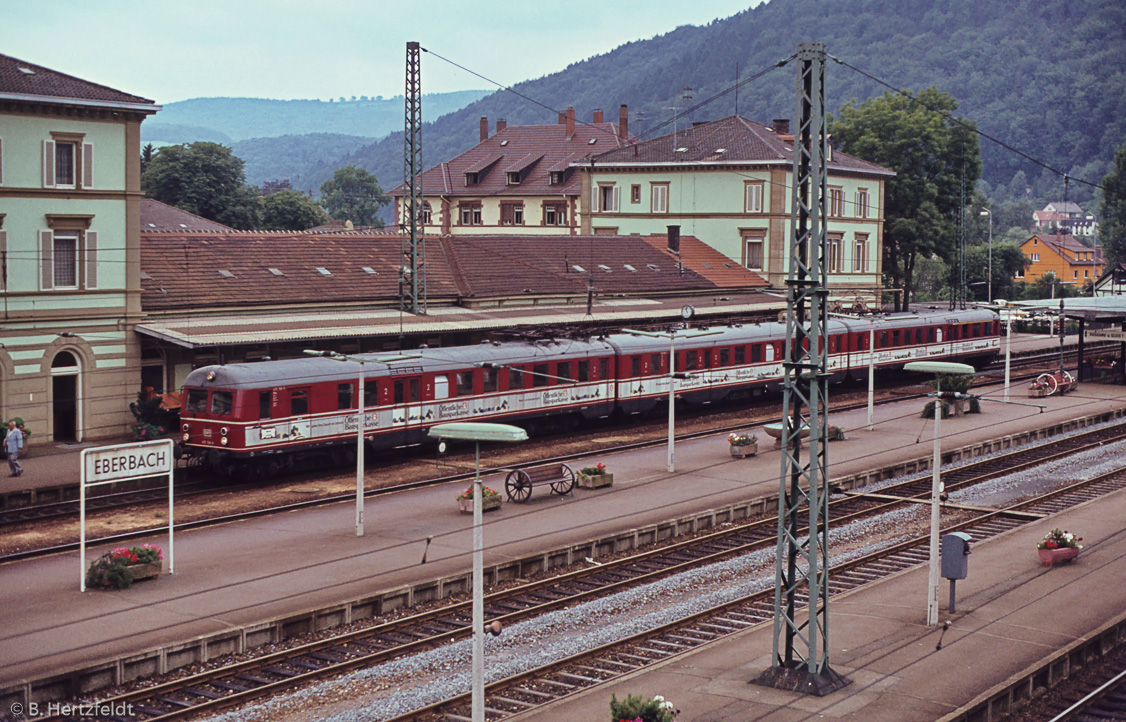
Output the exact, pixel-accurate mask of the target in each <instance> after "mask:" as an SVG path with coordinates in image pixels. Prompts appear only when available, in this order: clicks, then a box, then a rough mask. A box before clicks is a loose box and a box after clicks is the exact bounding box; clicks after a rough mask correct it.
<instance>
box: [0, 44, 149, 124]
mask: <svg viewBox="0 0 1126 722" xmlns="http://www.w3.org/2000/svg"><path fill="white" fill-rule="evenodd" d="M0 93H12V94H18V95H39V96H44V97H50V98H58V99H75V100H92V101H100V102H107V103H134V104H143V105H152V106H153V109H152V110H153V112H156V111H157V110H158V109H159V108H157V107H156V104H155V103H153V101H151V100H149V99H148V98H142V97H140V96H139V95H130V94H129V93H123V92H121V91H120V90H114V89H113V88H107V87H106V86H104V85H98V84H97V83H91V82H89V81H87V80H82V79H80V78H76V77H74V76H72V75H66V74H65V73H60V72H57V71H55V70H51V69H50V68H45V67H43V66H42V65H35V64H34V63H27V62H24V61H23V60H19V59H17V58H13V57H10V56H8V55H0Z"/></svg>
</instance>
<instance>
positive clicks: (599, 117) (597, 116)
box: [594, 108, 603, 123]
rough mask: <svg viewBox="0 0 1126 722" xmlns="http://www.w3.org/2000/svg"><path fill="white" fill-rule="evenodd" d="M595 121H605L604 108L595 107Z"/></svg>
mask: <svg viewBox="0 0 1126 722" xmlns="http://www.w3.org/2000/svg"><path fill="white" fill-rule="evenodd" d="M594 122H595V123H601V122H603V119H602V108H595V109H594Z"/></svg>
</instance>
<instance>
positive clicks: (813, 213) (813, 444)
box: [754, 43, 849, 696]
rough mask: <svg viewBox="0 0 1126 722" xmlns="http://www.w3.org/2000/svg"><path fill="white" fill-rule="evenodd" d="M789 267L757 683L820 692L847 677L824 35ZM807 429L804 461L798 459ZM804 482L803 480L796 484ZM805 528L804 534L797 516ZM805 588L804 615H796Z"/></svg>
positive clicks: (801, 48)
mask: <svg viewBox="0 0 1126 722" xmlns="http://www.w3.org/2000/svg"><path fill="white" fill-rule="evenodd" d="M797 59H798V61H799V69H798V83H797V95H798V108H797V116H798V128H797V133H796V135H795V137H794V166H793V203H792V206H791V210H790V227H791V228H792V229H793V235H792V236H791V242H790V271H789V277H788V278H787V280H786V285H787V311H786V351H785V354H786V355H785V360H784V362H783V376H784V378H783V382H784V386H783V389H784V390H783V395H782V411H783V413H782V418H783V424H782V470H781V477H780V480H779V488H778V556H777V561H776V568H775V586H774V648H773V652H774V656H773V660H774V661H773V664H772V666H771V667H770V669H768V670H766V671H765V672H763V673H762V674H761V675H760V676H759V677H758V678H757V679H756V680H754V681H755V682H756V683H758V684H763V685H766V686H770V687H778V688H782V689H790V690H795V691H799V692H803V693H806V694H814V695H818V696H821V695H825V694H828V693H829V692H832V691H834V690H837V689H840V688H841V687H844V686H845V685H847V684H848V683H849V680H847V679H845V678H844V677H842V676H840V675H839V674H836V673H835V672H833V671H832V670H831V669H830V668H829V651H828V636H829V625H828V620H829V608H828V598H829V576H828V563H829V547H828V517H829V503H828V496H829V495H828V490H827V488H824V487H827V485H828V474H827V471H828V456H827V454H826V449H827V447H828V440H829V427H828V424H827V423H826V422H827V411H828V389H829V373H828V355H827V348H826V343H827V340H828V338H827V336H826V333H825V324H826V322H827V320H828V315H827V308H826V306H827V301H828V295H829V291H828V288H827V286H826V277H825V270H826V268H827V264H826V257H825V255H826V243H825V238H826V236H825V225H824V221H825V219H826V218H827V213H826V207H825V200H826V177H825V159H826V157H827V156H826V150H827V139H826V131H825V44H824V43H799V44H798V55H797ZM803 427H808V429H809V462H808V463H803V462H802V459H801V449H802V443H801V436H802V431H803ZM803 484H804V486H805V488H803ZM803 515H805V521H807V522H808V525H809V526H808V529H809V534H808V535H807V536H805V535H803V532H802V520H803V519H802V517H803ZM806 596H808V599H809V604H808V613H807V616H806V618H804V619H801V618H799V616H798V615H799V613H801V610H800V609H799V606H800V605H801V600H802V598H803V597H806Z"/></svg>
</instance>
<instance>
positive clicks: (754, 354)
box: [751, 343, 762, 364]
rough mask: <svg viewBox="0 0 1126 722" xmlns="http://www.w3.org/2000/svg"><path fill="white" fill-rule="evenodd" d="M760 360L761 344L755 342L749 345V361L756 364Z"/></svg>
mask: <svg viewBox="0 0 1126 722" xmlns="http://www.w3.org/2000/svg"><path fill="white" fill-rule="evenodd" d="M761 361H762V344H760V343H756V344H752V345H751V363H753V364H757V363H759V362H761Z"/></svg>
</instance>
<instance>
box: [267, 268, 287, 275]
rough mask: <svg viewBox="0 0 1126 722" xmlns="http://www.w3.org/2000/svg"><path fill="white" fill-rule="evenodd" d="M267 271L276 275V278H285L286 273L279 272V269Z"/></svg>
mask: <svg viewBox="0 0 1126 722" xmlns="http://www.w3.org/2000/svg"><path fill="white" fill-rule="evenodd" d="M267 270H268V271H269V272H270V273H272V274H274V275H275V276H284V275H285V274H284V273H282V272H281V271H279V270H278V269H276V268H269V269H267Z"/></svg>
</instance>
